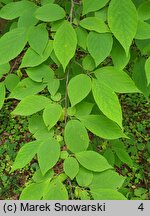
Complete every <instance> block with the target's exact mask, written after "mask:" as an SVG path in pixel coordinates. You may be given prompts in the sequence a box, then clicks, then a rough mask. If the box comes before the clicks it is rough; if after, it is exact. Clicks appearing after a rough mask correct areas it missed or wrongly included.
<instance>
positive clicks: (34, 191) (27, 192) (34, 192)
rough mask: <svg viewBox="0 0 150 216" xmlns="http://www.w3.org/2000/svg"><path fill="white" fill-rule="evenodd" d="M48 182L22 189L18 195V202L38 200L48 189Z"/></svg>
mask: <svg viewBox="0 0 150 216" xmlns="http://www.w3.org/2000/svg"><path fill="white" fill-rule="evenodd" d="M48 184H49V182H48V181H44V182H41V183H33V184H29V185H28V186H27V187H25V188H24V189H23V191H22V192H21V195H20V198H19V199H20V200H40V199H42V197H43V194H44V192H45V190H46V189H47V187H48Z"/></svg>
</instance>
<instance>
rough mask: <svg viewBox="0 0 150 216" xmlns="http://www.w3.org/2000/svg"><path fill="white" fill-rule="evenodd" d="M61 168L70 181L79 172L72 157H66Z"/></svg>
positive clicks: (76, 163)
mask: <svg viewBox="0 0 150 216" xmlns="http://www.w3.org/2000/svg"><path fill="white" fill-rule="evenodd" d="M63 168H64V171H65V173H66V175H67V176H69V177H70V179H71V180H73V179H74V177H75V176H76V175H77V173H78V172H79V164H78V161H77V160H76V159H75V158H73V157H68V158H66V159H65V160H64V164H63Z"/></svg>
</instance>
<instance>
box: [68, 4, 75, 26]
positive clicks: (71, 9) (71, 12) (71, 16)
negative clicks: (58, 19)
mask: <svg viewBox="0 0 150 216" xmlns="http://www.w3.org/2000/svg"><path fill="white" fill-rule="evenodd" d="M73 9H74V1H73V0H71V8H70V15H69V17H70V23H71V24H72V21H73Z"/></svg>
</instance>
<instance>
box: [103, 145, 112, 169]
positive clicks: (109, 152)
mask: <svg viewBox="0 0 150 216" xmlns="http://www.w3.org/2000/svg"><path fill="white" fill-rule="evenodd" d="M103 156H104V157H105V158H106V160H107V161H108V163H109V164H110V165H111V166H114V164H115V154H114V152H113V151H112V150H111V149H110V148H107V149H106V151H105V152H104V154H103Z"/></svg>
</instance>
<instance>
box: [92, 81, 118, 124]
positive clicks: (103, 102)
mask: <svg viewBox="0 0 150 216" xmlns="http://www.w3.org/2000/svg"><path fill="white" fill-rule="evenodd" d="M92 92H93V96H94V99H95V102H96V103H97V105H98V107H99V109H100V110H101V111H102V112H103V113H104V115H106V116H107V117H108V118H109V119H111V120H113V121H114V122H116V123H117V124H118V125H119V126H120V127H122V110H121V106H120V103H119V100H118V97H117V95H116V94H115V93H114V92H113V90H112V89H111V88H110V87H109V86H108V85H106V84H105V83H104V82H102V81H101V80H96V79H93V85H92Z"/></svg>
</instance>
